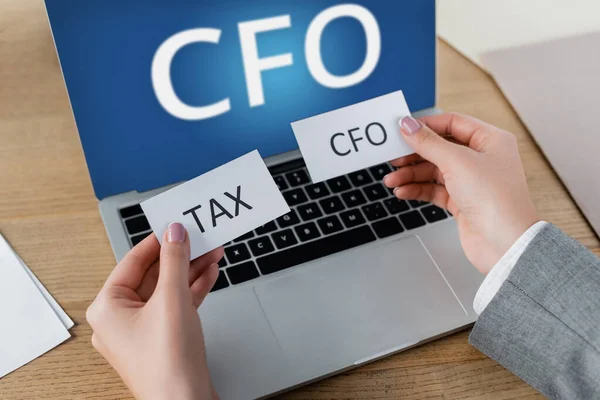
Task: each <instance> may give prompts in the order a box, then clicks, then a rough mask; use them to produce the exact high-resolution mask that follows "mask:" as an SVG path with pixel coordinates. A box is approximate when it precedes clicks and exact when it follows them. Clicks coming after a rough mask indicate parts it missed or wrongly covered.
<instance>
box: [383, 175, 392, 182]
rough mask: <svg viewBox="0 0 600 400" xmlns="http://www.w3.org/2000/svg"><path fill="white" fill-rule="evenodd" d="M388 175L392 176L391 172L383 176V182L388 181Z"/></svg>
mask: <svg viewBox="0 0 600 400" xmlns="http://www.w3.org/2000/svg"><path fill="white" fill-rule="evenodd" d="M388 176H390V174H387V175H386V176H384V177H383V183H385V181H387V178H388Z"/></svg>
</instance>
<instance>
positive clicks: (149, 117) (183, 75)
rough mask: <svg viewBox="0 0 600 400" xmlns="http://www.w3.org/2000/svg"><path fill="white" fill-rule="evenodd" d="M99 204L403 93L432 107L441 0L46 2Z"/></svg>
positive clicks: (288, 146)
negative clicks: (304, 122)
mask: <svg viewBox="0 0 600 400" xmlns="http://www.w3.org/2000/svg"><path fill="white" fill-rule="evenodd" d="M46 6H47V10H48V15H49V18H50V23H51V27H52V32H53V35H54V39H55V42H56V46H57V51H58V55H59V58H60V63H61V66H62V70H63V74H64V77H65V81H66V85H67V89H68V93H69V97H70V101H71V105H72V108H73V112H74V116H75V120H76V123H77V128H78V130H79V135H80V137H81V142H82V145H83V149H84V152H85V156H86V160H87V164H88V168H89V171H90V176H91V178H92V183H93V186H94V190H95V192H96V196H97V197H98V198H99V199H102V198H104V197H107V196H110V195H115V194H119V193H123V192H127V191H132V190H137V191H140V192H141V191H146V190H150V189H154V188H157V187H160V186H164V185H167V184H171V183H175V182H179V181H183V180H187V179H190V178H192V177H194V176H197V175H199V174H202V173H204V172H206V171H208V170H210V169H213V168H215V167H217V166H219V165H221V164H223V163H226V162H228V161H230V160H232V159H234V158H236V157H238V156H240V155H242V154H245V153H247V152H249V151H251V150H253V149H258V150H259V151H260V153H261V155H262V156H263V157H268V156H271V155H275V154H279V153H283V152H287V151H290V150H294V149H296V148H297V143H296V140H295V138H294V135H293V133H292V130H291V127H290V123H291V122H292V121H295V120H298V119H302V118H306V117H309V116H312V115H315V114H319V113H323V112H326V111H330V110H333V109H336V108H339V107H343V106H347V105H350V104H353V103H357V102H360V101H364V100H367V99H369V98H372V97H376V96H380V95H383V94H386V93H389V92H392V91H395V90H398V89H402V90H403V91H404V94H405V97H406V99H407V101H408V105H409V107H410V108H411V110H419V109H423V108H427V107H431V106H433V105H434V102H435V1H434V0H410V1H409V0H394V1H390V0H369V1H356V2H352V3H344V2H343V1H331V0H313V1H273V0H253V1H248V0H219V1H216V0H214V1H211V0H205V1H202V0H144V1H137V0H132V1H122V0H86V1H81V0H46Z"/></svg>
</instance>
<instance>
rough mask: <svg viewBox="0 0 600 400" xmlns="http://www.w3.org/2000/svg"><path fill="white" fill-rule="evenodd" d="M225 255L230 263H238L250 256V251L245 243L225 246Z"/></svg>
mask: <svg viewBox="0 0 600 400" xmlns="http://www.w3.org/2000/svg"><path fill="white" fill-rule="evenodd" d="M225 255H226V256H227V261H229V264H236V263H239V262H241V261H245V260H247V259H249V258H250V252H249V251H248V247H246V245H245V244H244V243H240V244H234V245H233V246H230V247H225Z"/></svg>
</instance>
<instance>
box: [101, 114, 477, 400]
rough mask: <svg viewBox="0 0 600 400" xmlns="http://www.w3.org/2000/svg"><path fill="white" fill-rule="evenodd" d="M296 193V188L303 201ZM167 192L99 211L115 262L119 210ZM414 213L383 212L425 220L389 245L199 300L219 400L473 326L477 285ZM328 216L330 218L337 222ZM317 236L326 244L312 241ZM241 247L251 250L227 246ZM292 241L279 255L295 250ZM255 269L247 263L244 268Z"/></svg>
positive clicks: (455, 241) (276, 160) (473, 274)
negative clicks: (250, 267)
mask: <svg viewBox="0 0 600 400" xmlns="http://www.w3.org/2000/svg"><path fill="white" fill-rule="evenodd" d="M433 112H436V111H435V110H425V111H423V112H422V113H433ZM417 114H418V113H417ZM298 159H301V156H300V154H299V152H298V151H294V152H290V153H286V154H281V155H278V156H274V157H270V158H269V159H267V160H266V162H267V165H268V166H269V167H277V166H278V165H281V164H285V163H288V162H289V161H291V160H298ZM283 175H285V173H283ZM371 175H373V174H371ZM372 178H373V182H376V180H375V177H374V176H372ZM307 185H308V184H303V185H300V186H299V187H303V188H304V189H305V190H306V186H307ZM168 188H169V187H165V188H160V189H156V190H153V191H149V192H145V193H136V192H130V193H125V194H121V195H117V196H113V197H109V198H106V199H104V200H102V201H100V212H101V215H102V218H103V221H104V224H105V226H106V230H107V233H108V237H109V239H110V242H111V245H112V247H113V250H114V252H115V256H116V258H117V260H120V259H121V258H122V257H123V256H124V255H125V254H126V253H127V251H128V250H129V249H130V248H131V247H132V235H130V234H129V233H128V225H127V221H128V220H130V219H133V218H139V216H129V217H127V218H122V216H121V214H120V210H121V209H124V208H128V207H131V206H132V205H136V204H139V202H141V201H143V200H144V199H146V198H149V197H151V196H154V195H156V194H158V193H160V192H162V191H164V190H166V189H168ZM356 189H357V188H355V186H352V188H351V190H356ZM358 190H364V187H363V189H361V188H358ZM389 198H393V197H391V194H390V197H389ZM386 199H387V198H386ZM383 201H384V202H385V200H383ZM413 203H414V204H412V205H410V209H409V210H405V211H404V212H401V213H399V214H397V215H396V216H394V215H393V214H392V213H391V212H387V214H388V216H387V218H392V217H394V218H401V219H400V221H401V222H402V221H405V220H403V219H402V216H403V214H405V213H407V212H412V213H413V214H412V215H413V216H414V212H415V211H416V212H417V213H418V214H419V215H420V216H426V215H427V216H429V218H426V220H427V221H426V222H427V223H426V224H425V225H423V226H420V227H416V228H413V229H408V226H407V223H405V222H402V226H403V229H404V231H403V232H400V233H398V234H394V235H392V236H388V237H385V238H379V237H378V234H375V235H373V236H374V237H376V240H372V241H370V242H369V243H365V244H362V245H358V246H356V247H353V248H351V249H347V250H344V251H341V252H337V253H334V254H331V255H327V256H324V257H321V258H318V259H315V260H313V261H310V262H305V263H303V264H300V265H297V266H293V267H291V268H285V269H283V270H281V271H278V272H274V273H269V274H268V275H262V273H261V276H259V277H257V278H256V279H251V280H249V281H246V282H243V283H240V284H236V285H233V284H231V282H230V280H228V281H227V284H228V286H227V287H225V288H223V289H221V290H218V291H214V292H212V293H210V294H209V296H208V297H207V298H206V300H205V302H204V304H202V306H201V307H200V309H199V314H200V316H201V319H202V323H203V327H204V334H205V340H206V347H207V357H208V364H209V368H210V371H211V376H212V379H213V382H214V384H215V386H216V389H217V392H218V393H219V395H220V396H221V398H222V399H223V400H229V399H249V398H259V397H265V396H269V395H273V394H275V393H280V392H283V391H286V390H290V389H292V388H295V387H298V386H300V385H304V384H307V383H309V382H312V381H315V380H318V379H321V378H324V377H326V376H329V375H332V374H335V373H338V372H340V371H344V370H347V369H350V368H354V367H358V366H360V365H362V364H365V363H368V362H370V361H373V360H376V359H379V358H382V357H385V356H387V355H390V354H393V353H396V352H399V351H402V350H406V349H408V348H411V347H414V346H416V345H418V344H420V343H424V342H427V341H430V340H433V339H435V338H438V337H441V336H443V335H447V334H450V333H452V332H455V331H457V330H460V329H463V328H465V327H468V326H469V325H471V324H472V323H473V322H474V321H475V320H476V318H477V315H476V314H475V312H474V311H473V308H472V303H473V299H474V296H475V293H476V291H477V289H478V287H479V285H480V284H481V282H482V280H483V276H482V275H481V274H480V273H479V272H477V270H476V269H475V268H474V267H473V266H472V265H471V264H470V263H469V262H468V261H467V259H466V258H465V256H464V254H463V251H462V249H461V246H460V241H459V238H458V233H457V228H456V223H455V222H454V220H453V219H452V218H451V216H449V215H443V216H439V217H435V218H431V216H430V215H428V214H430V213H428V212H427V211H428V209H426V207H430V206H429V205H427V204H416V203H415V202H413ZM369 204H370V203H369ZM384 204H385V203H384ZM363 207H364V206H363ZM292 208H293V209H295V208H296V207H292ZM357 208H361V207H357ZM346 209H347V207H346ZM429 211H430V210H429ZM362 214H365V210H363V211H362ZM334 215H338V217H341V212H340V213H337V214H336V213H334ZM390 215H392V217H391V216H390ZM441 217H443V219H441V220H439V221H433V222H429V219H432V220H435V219H438V218H441ZM142 218H143V217H142ZM424 220H425V219H424ZM376 222H377V221H370V220H368V219H365V221H364V222H363V224H362V225H359V227H362V228H361V229H363V230H367V229H371V230H374V229H375V227H374V224H375V223H376ZM291 228H294V227H293V226H292V227H291ZM356 229H358V228H356ZM346 230H348V229H347V228H346V227H345V228H344V231H346ZM319 232H320V233H321V234H322V236H324V237H326V236H327V235H326V234H325V233H324V232H323V230H322V229H320V230H319ZM147 234H149V231H147V232H143V235H147ZM267 235H268V234H267ZM137 236H139V235H137ZM258 236H260V235H258V234H255V235H254V238H257V237H258ZM321 239H322V238H321ZM321 239H313V240H309V241H308V242H313V241H318V240H321ZM248 240H253V238H250V239H246V240H242V241H240V242H237V243H234V245H237V244H240V243H245V244H248ZM298 241H299V243H297V244H296V245H294V246H291V247H290V248H293V247H298V246H303V245H304V244H305V243H304V242H300V240H298ZM328 246H330V244H328ZM226 247H227V246H226ZM285 250H288V249H285ZM285 250H283V251H285ZM275 252H277V251H275ZM225 258H227V256H226V257H225ZM256 259H257V257H255V256H254V255H251V260H253V261H256ZM230 266H231V262H228V263H227V265H226V266H225V267H224V268H222V269H221V270H222V271H224V273H223V275H224V276H225V275H227V268H229V267H230Z"/></svg>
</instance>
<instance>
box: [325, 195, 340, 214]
mask: <svg viewBox="0 0 600 400" xmlns="http://www.w3.org/2000/svg"><path fill="white" fill-rule="evenodd" d="M319 204H320V205H321V208H322V209H323V211H325V214H333V213H336V212H339V211H342V210H343V209H344V208H346V207H344V204H343V203H342V200H341V199H340V198H339V197H338V196H333V197H328V198H326V199H323V200H321V201H319Z"/></svg>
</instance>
